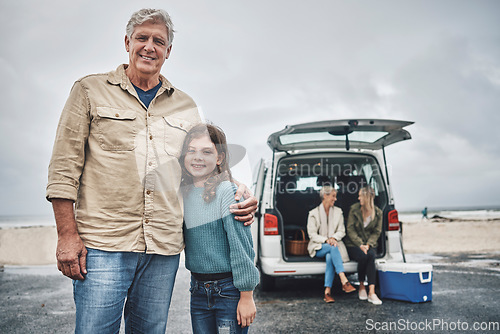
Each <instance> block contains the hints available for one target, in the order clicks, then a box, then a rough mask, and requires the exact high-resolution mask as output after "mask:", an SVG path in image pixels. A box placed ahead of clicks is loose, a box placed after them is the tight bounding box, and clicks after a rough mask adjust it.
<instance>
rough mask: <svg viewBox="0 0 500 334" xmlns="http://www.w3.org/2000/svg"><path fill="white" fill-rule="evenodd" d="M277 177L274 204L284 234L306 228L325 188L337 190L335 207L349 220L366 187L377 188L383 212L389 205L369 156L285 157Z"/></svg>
mask: <svg viewBox="0 0 500 334" xmlns="http://www.w3.org/2000/svg"><path fill="white" fill-rule="evenodd" d="M276 176H277V178H276V186H275V193H274V196H275V199H276V201H275V203H276V208H277V209H278V211H279V212H280V213H281V215H282V217H283V224H284V229H285V232H286V231H287V230H288V229H291V230H294V229H299V228H300V229H306V225H307V216H308V213H309V211H310V210H312V209H313V208H315V207H316V206H318V205H319V204H320V202H321V200H320V197H319V191H320V189H321V187H323V186H324V185H331V186H333V187H335V189H336V190H337V202H336V203H335V206H338V207H340V208H341V209H342V212H343V213H344V217H345V218H346V219H347V216H348V214H349V210H350V208H351V205H353V204H354V203H356V202H358V193H359V190H360V189H361V188H362V187H365V186H367V185H370V186H372V187H373V188H374V190H375V194H376V197H375V204H376V205H377V206H378V207H379V208H380V209H382V210H383V209H384V208H385V206H386V205H387V203H388V196H387V191H386V189H385V186H384V181H383V178H382V174H381V169H380V166H379V165H378V163H377V161H376V160H375V159H374V158H373V157H372V156H369V155H364V154H342V155H331V156H328V155H323V156H321V157H318V158H317V157H315V156H314V155H303V156H293V157H285V158H283V159H281V160H280V162H279V163H278V167H277V174H276Z"/></svg>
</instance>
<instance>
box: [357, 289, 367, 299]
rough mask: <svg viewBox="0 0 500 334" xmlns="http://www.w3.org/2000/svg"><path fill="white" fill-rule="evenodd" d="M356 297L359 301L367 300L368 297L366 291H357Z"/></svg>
mask: <svg viewBox="0 0 500 334" xmlns="http://www.w3.org/2000/svg"><path fill="white" fill-rule="evenodd" d="M358 297H359V300H367V299H368V295H367V294H366V290H364V289H363V290H359V291H358Z"/></svg>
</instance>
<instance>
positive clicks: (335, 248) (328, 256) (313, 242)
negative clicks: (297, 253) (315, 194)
mask: <svg viewBox="0 0 500 334" xmlns="http://www.w3.org/2000/svg"><path fill="white" fill-rule="evenodd" d="M319 196H320V197H321V204H320V205H319V206H317V207H316V208H314V209H312V210H311V211H309V217H308V218H307V233H308V234H309V244H308V245H307V250H308V252H309V255H310V256H311V257H317V258H320V259H325V261H326V270H325V285H324V286H325V294H324V298H323V300H324V301H325V302H327V303H333V302H334V301H335V299H333V297H332V294H331V290H332V284H333V278H334V277H335V273H337V274H338V275H339V278H340V283H341V284H342V290H343V291H344V292H346V293H350V292H353V291H355V290H356V289H355V288H354V287H353V286H352V285H351V283H349V281H348V280H347V277H346V275H345V272H344V262H346V261H349V256H348V255H347V250H346V248H345V246H344V243H343V242H342V238H343V237H344V236H345V226H344V215H343V214H342V209H341V208H339V207H336V206H334V204H335V201H336V200H337V191H336V190H335V188H333V187H332V186H324V187H323V188H321V190H320V191H319Z"/></svg>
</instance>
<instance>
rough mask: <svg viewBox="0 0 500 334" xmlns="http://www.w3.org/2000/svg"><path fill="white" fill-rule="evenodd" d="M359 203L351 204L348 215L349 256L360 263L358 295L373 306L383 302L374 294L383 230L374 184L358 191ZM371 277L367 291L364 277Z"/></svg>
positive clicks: (347, 242)
mask: <svg viewBox="0 0 500 334" xmlns="http://www.w3.org/2000/svg"><path fill="white" fill-rule="evenodd" d="M358 200H359V203H355V204H353V205H352V206H351V209H350V211H349V217H348V218H347V238H346V242H345V244H346V246H347V252H348V253H349V258H350V259H351V260H354V261H356V262H358V280H359V290H358V297H359V299H360V300H368V301H369V302H370V303H372V304H374V305H380V304H382V301H381V300H380V299H379V298H378V296H377V295H376V293H375V280H376V275H377V272H376V269H375V256H376V250H377V243H378V238H379V237H380V233H381V232H382V210H380V209H379V208H377V207H376V206H375V203H374V200H375V191H374V190H373V188H372V187H369V186H367V187H363V188H361V190H360V191H359V196H358ZM366 277H367V278H368V294H367V293H366V289H365V278H366Z"/></svg>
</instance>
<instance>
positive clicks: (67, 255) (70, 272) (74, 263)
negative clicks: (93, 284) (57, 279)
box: [56, 234, 87, 280]
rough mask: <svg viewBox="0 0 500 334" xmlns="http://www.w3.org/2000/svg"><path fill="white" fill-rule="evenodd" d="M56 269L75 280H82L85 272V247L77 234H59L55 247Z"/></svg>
mask: <svg viewBox="0 0 500 334" xmlns="http://www.w3.org/2000/svg"><path fill="white" fill-rule="evenodd" d="M56 258H57V269H59V271H60V272H62V273H63V275H64V276H67V277H69V278H71V279H75V280H83V279H85V277H84V276H83V275H85V274H86V273H87V266H86V262H87V249H86V248H85V245H84V244H83V242H82V239H81V238H80V236H79V235H78V234H73V235H70V236H59V238H58V240H57V249H56Z"/></svg>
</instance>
